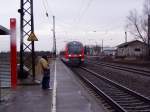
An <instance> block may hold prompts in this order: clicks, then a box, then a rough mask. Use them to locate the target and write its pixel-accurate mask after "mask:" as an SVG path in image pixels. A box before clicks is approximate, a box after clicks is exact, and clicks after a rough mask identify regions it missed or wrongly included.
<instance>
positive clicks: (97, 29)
mask: <svg viewBox="0 0 150 112" xmlns="http://www.w3.org/2000/svg"><path fill="white" fill-rule="evenodd" d="M0 1H1V4H0V20H1V21H0V24H1V25H3V26H5V27H7V28H9V18H11V17H15V18H17V43H18V50H19V42H20V37H19V29H20V28H19V24H20V23H19V22H20V15H19V13H18V12H17V10H18V9H19V8H20V0H0ZM143 1H144V0H33V2H34V23H35V34H36V36H37V38H38V39H39V41H38V42H36V46H35V48H36V50H52V45H53V41H52V38H53V37H52V31H51V29H52V16H53V15H54V16H55V17H56V39H57V48H58V49H59V50H60V49H62V48H63V47H64V45H65V43H66V42H68V41H72V40H79V41H81V42H83V44H84V45H87V44H92V45H96V44H97V45H101V42H102V40H103V41H104V46H111V47H113V46H116V45H118V44H120V43H122V42H124V41H125V39H124V37H125V35H124V32H125V28H124V26H125V24H126V16H127V15H128V14H129V11H130V10H133V9H135V8H136V9H137V10H138V11H139V13H140V12H141V10H142V5H143ZM44 5H45V6H44ZM46 10H47V12H48V14H49V19H48V18H47V17H46V15H45V13H46ZM132 39H133V38H132V37H131V36H130V35H128V41H130V40H132ZM5 50H9V36H0V51H5Z"/></svg>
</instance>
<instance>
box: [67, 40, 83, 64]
mask: <svg viewBox="0 0 150 112" xmlns="http://www.w3.org/2000/svg"><path fill="white" fill-rule="evenodd" d="M65 58H66V59H67V63H68V64H69V65H73V66H78V65H80V64H82V63H84V47H83V45H82V43H80V42H77V41H73V42H69V43H68V44H67V47H66V55H65Z"/></svg>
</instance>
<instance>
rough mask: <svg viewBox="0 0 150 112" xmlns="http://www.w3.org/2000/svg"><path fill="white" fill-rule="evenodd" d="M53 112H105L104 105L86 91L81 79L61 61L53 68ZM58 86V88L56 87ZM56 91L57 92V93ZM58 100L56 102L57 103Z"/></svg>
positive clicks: (57, 61) (55, 63)
mask: <svg viewBox="0 0 150 112" xmlns="http://www.w3.org/2000/svg"><path fill="white" fill-rule="evenodd" d="M53 70H54V71H53V74H54V76H53V79H54V80H53V81H54V83H53V84H54V85H53V87H54V88H53V91H54V92H55V93H54V92H53V101H52V103H54V104H53V107H52V108H54V109H52V111H53V112H104V111H105V110H104V109H103V107H102V105H100V103H97V102H96V101H95V99H94V98H93V97H92V96H91V95H90V94H89V93H88V91H87V90H85V87H84V86H83V84H81V81H80V80H79V78H78V77H77V76H76V75H75V74H74V73H73V72H72V71H71V70H70V69H69V68H68V67H67V66H65V65H64V64H63V63H62V62H61V61H60V60H56V61H55V62H54V68H53ZM55 85H56V86H55ZM55 89H56V91H55ZM55 100H56V101H55Z"/></svg>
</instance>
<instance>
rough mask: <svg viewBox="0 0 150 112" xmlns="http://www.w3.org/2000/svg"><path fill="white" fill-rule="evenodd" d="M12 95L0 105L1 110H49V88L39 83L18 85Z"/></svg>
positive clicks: (29, 111)
mask: <svg viewBox="0 0 150 112" xmlns="http://www.w3.org/2000/svg"><path fill="white" fill-rule="evenodd" d="M12 97H13V98H10V99H9V100H8V101H6V102H3V103H2V104H1V105H0V111H1V112H51V90H45V91H43V90H42V89H41V87H40V86H39V85H34V86H23V87H20V88H18V89H17V90H16V92H15V94H14V95H13V96H12Z"/></svg>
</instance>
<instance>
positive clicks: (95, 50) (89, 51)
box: [84, 45, 101, 56]
mask: <svg viewBox="0 0 150 112" xmlns="http://www.w3.org/2000/svg"><path fill="white" fill-rule="evenodd" d="M84 50H85V54H86V55H90V56H98V55H100V54H101V47H100V46H98V45H97V46H94V45H89V46H85V47H84Z"/></svg>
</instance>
